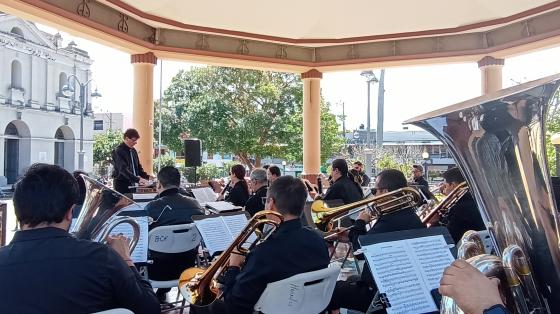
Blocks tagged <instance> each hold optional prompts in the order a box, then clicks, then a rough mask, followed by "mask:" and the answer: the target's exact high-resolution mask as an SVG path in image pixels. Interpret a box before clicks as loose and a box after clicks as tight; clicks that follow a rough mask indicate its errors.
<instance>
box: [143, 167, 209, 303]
mask: <svg viewBox="0 0 560 314" xmlns="http://www.w3.org/2000/svg"><path fill="white" fill-rule="evenodd" d="M157 179H158V183H157V190H158V195H157V197H156V199H154V200H153V201H151V202H150V203H148V205H146V211H147V212H148V215H149V216H150V217H152V219H153V222H152V223H151V224H150V225H149V229H150V230H152V229H154V228H156V227H161V226H170V225H179V224H187V223H192V222H193V221H192V216H193V215H203V214H204V211H203V210H202V208H201V207H200V204H199V203H198V202H197V201H196V200H195V199H194V198H190V197H187V196H184V195H182V194H181V193H180V191H179V186H180V184H181V174H180V173H179V170H177V168H175V167H173V166H166V167H163V168H161V170H160V171H159V173H158V174H157ZM148 252H149V254H150V255H149V258H150V259H151V260H153V261H154V263H153V264H151V265H149V266H148V277H149V278H150V279H152V280H161V281H164V280H173V279H177V278H179V276H180V275H181V272H182V271H183V270H185V269H186V268H189V267H193V266H194V264H195V260H196V254H197V253H198V249H193V250H191V251H188V252H184V253H174V254H171V253H160V252H153V251H148ZM169 290H171V289H158V290H157V293H156V295H157V297H158V299H159V300H160V302H161V303H165V302H166V295H167V292H169Z"/></svg>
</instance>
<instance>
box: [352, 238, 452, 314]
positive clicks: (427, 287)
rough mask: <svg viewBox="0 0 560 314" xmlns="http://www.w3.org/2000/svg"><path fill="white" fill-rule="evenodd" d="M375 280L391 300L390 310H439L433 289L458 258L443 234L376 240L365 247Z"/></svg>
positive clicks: (414, 313)
mask: <svg viewBox="0 0 560 314" xmlns="http://www.w3.org/2000/svg"><path fill="white" fill-rule="evenodd" d="M362 249H363V251H364V254H365V256H366V259H367V261H368V264H369V266H370V269H371V272H372V274H373V277H374V278H375V282H376V283H377V286H378V288H379V291H380V292H381V293H385V294H386V295H387V298H388V300H389V303H390V304H391V307H389V308H387V309H386V310H387V313H389V314H392V313H399V314H401V313H402V314H404V313H407V314H421V313H429V312H435V311H437V307H436V304H435V302H434V300H433V299H432V296H431V294H430V291H431V290H432V289H435V288H437V287H438V286H439V280H440V279H441V276H442V275H443V271H444V269H445V267H447V266H449V265H450V264H451V263H452V262H453V261H454V260H455V258H454V257H453V255H451V252H450V251H449V248H448V246H447V243H446V242H445V239H444V238H443V236H442V235H436V236H428V237H421V238H415V239H406V240H399V241H391V242H384V243H377V244H372V245H368V246H363V247H362Z"/></svg>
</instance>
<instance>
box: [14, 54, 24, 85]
mask: <svg viewBox="0 0 560 314" xmlns="http://www.w3.org/2000/svg"><path fill="white" fill-rule="evenodd" d="M12 88H22V87H21V63H20V62H19V61H17V60H14V61H12Z"/></svg>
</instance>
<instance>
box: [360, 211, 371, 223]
mask: <svg viewBox="0 0 560 314" xmlns="http://www.w3.org/2000/svg"><path fill="white" fill-rule="evenodd" d="M358 219H360V220H363V221H365V222H366V223H369V222H370V221H371V215H370V213H369V210H367V209H364V210H362V211H361V212H360V214H359V215H358Z"/></svg>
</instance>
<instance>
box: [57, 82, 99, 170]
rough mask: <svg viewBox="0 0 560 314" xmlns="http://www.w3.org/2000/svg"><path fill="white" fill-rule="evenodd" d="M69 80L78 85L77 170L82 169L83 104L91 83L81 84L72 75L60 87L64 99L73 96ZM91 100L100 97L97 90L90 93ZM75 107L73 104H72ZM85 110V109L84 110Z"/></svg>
mask: <svg viewBox="0 0 560 314" xmlns="http://www.w3.org/2000/svg"><path fill="white" fill-rule="evenodd" d="M70 79H74V83H78V85H80V151H79V152H78V169H79V170H83V169H84V104H85V103H86V101H87V94H86V90H87V86H88V85H89V84H90V83H91V82H92V81H93V79H90V80H89V81H87V82H85V83H84V84H82V83H81V82H80V80H79V79H78V77H77V76H76V75H74V74H71V75H70V76H68V84H66V85H64V86H63V87H62V94H63V95H64V96H66V97H70V96H72V95H74V88H72V87H71V86H70ZM91 97H92V98H96V97H101V94H100V93H99V91H97V88H96V89H95V91H94V92H93V93H91ZM74 105H75V104H74ZM86 109H87V108H86Z"/></svg>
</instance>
